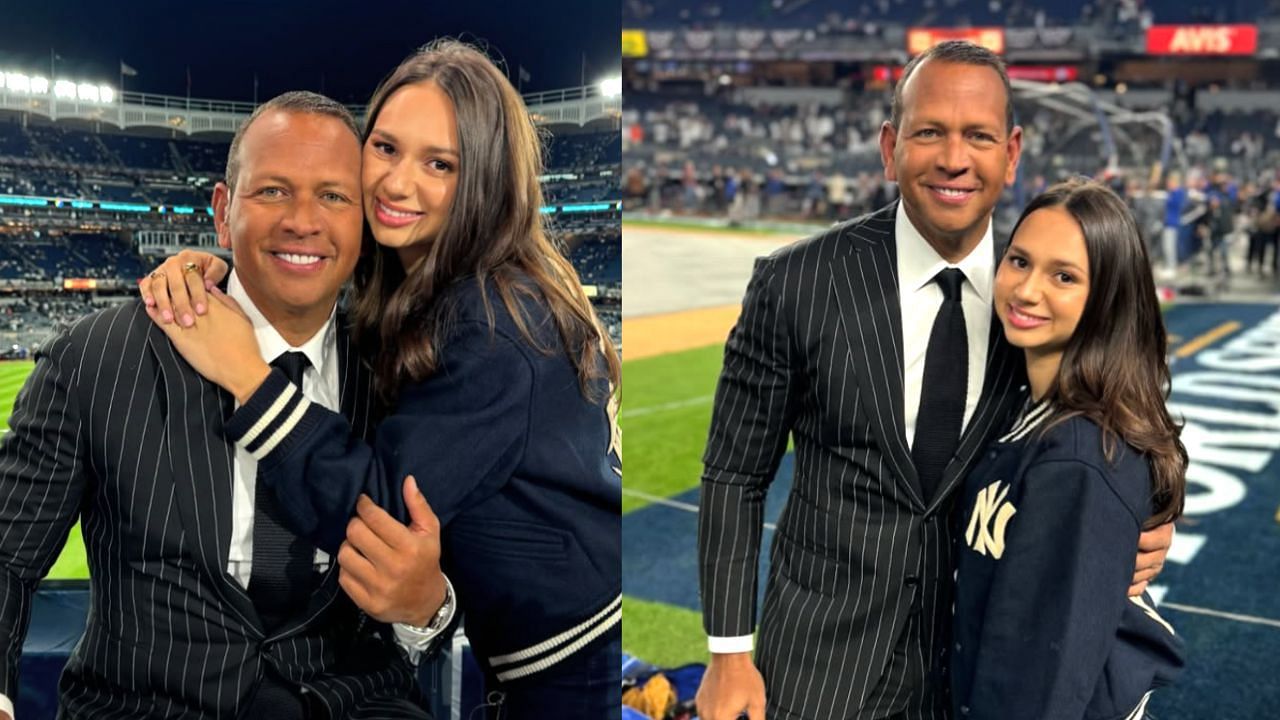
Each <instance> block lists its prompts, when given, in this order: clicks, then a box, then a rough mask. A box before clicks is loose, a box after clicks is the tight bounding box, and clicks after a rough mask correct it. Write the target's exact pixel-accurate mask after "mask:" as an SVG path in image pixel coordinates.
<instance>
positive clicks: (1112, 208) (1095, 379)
mask: <svg viewBox="0 0 1280 720" xmlns="http://www.w3.org/2000/svg"><path fill="white" fill-rule="evenodd" d="M1050 207H1056V208H1061V209H1063V210H1065V211H1066V212H1067V213H1068V214H1070V215H1071V217H1073V218H1075V221H1076V223H1077V224H1079V225H1080V229H1081V231H1082V232H1083V233H1084V243H1085V248H1086V250H1087V251H1088V253H1089V297H1088V298H1087V299H1086V300H1085V304H1084V311H1083V312H1082V314H1081V315H1080V323H1079V324H1078V325H1076V329H1075V332H1074V333H1073V334H1072V335H1071V338H1070V340H1068V341H1067V347H1066V349H1065V350H1064V351H1063V354H1062V362H1061V364H1060V365H1059V366H1058V377H1057V378H1056V380H1055V381H1054V384H1053V387H1051V388H1050V389H1049V392H1048V393H1047V395H1046V397H1047V398H1048V399H1049V400H1050V401H1051V402H1052V403H1053V405H1054V410H1053V411H1051V413H1052V414H1051V415H1050V416H1049V417H1048V418H1047V419H1046V421H1045V422H1044V424H1043V426H1042V427H1043V428H1044V429H1045V430H1048V429H1049V428H1051V427H1053V426H1054V425H1057V424H1059V423H1061V422H1064V421H1066V420H1067V419H1069V418H1072V417H1075V416H1078V415H1082V416H1084V417H1087V418H1089V419H1090V420H1093V421H1094V422H1096V423H1097V424H1098V425H1099V426H1101V427H1102V431H1103V448H1104V452H1105V454H1106V457H1107V460H1108V461H1113V460H1114V459H1115V453H1116V446H1117V438H1118V439H1120V440H1123V441H1124V442H1125V443H1127V444H1129V445H1130V446H1132V447H1133V448H1135V449H1136V450H1138V451H1139V452H1142V453H1144V454H1146V455H1147V457H1148V460H1149V462H1150V466H1151V476H1152V505H1153V507H1154V513H1153V514H1152V516H1151V518H1150V519H1149V520H1148V523H1147V524H1148V527H1154V526H1156V525H1161V524H1163V523H1165V522H1169V521H1171V520H1174V519H1176V518H1177V517H1178V516H1180V515H1181V514H1182V507H1183V501H1184V499H1185V496H1186V469H1187V449H1186V448H1185V447H1184V446H1183V444H1182V441H1181V440H1180V439H1179V435H1180V434H1181V432H1182V428H1181V426H1180V425H1179V424H1178V423H1176V422H1174V420H1173V418H1172V417H1171V416H1170V415H1169V410H1168V408H1167V406H1166V405H1165V403H1166V401H1167V400H1168V398H1169V388H1170V375H1169V363H1168V356H1167V352H1168V336H1167V335H1166V332H1165V327H1164V318H1163V317H1162V315H1161V313H1160V304H1159V302H1158V301H1157V299H1156V288H1155V281H1154V280H1153V279H1152V276H1151V260H1150V259H1149V258H1148V256H1147V248H1146V244H1145V243H1144V242H1143V241H1142V234H1141V233H1140V232H1139V231H1138V225H1137V223H1136V222H1135V221H1134V219H1133V214H1132V213H1130V212H1129V208H1128V207H1126V206H1125V204H1124V201H1123V200H1121V199H1120V197H1119V196H1117V195H1116V194H1115V193H1114V192H1112V191H1111V190H1110V189H1108V188H1107V187H1105V186H1103V185H1101V184H1098V183H1096V182H1093V181H1090V180H1083V179H1076V180H1069V181H1067V182H1063V183H1058V184H1057V185H1054V186H1052V187H1050V188H1049V189H1048V190H1046V191H1045V192H1044V193H1042V194H1041V195H1040V196H1038V197H1036V198H1035V199H1034V200H1032V201H1031V203H1030V204H1029V205H1027V208H1026V209H1025V210H1023V211H1022V216H1021V217H1020V218H1018V224H1017V225H1015V226H1014V232H1015V233H1016V232H1017V231H1018V227H1019V226H1021V225H1022V222H1023V221H1024V220H1026V219H1027V217H1029V216H1030V215H1031V213H1033V212H1035V211H1037V210H1040V209H1042V208H1050Z"/></svg>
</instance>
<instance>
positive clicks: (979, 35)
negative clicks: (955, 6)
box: [907, 27, 1004, 55]
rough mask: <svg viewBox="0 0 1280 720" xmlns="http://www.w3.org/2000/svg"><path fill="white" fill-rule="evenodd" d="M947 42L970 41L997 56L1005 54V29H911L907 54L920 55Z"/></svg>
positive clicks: (908, 36) (908, 33) (908, 35)
mask: <svg viewBox="0 0 1280 720" xmlns="http://www.w3.org/2000/svg"><path fill="white" fill-rule="evenodd" d="M946 40H968V41H969V42H972V43H974V44H975V45H981V46H982V47H984V48H986V49H988V50H990V51H991V52H993V53H996V54H997V55H1003V54H1004V28H998V27H983V28H960V29H958V28H911V29H910V30H908V31H907V54H908V55H919V54H920V53H922V52H924V51H925V50H928V49H929V48H931V47H933V46H934V45H937V44H938V43H940V42H944V41H946Z"/></svg>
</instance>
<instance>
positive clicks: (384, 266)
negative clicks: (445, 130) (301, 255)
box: [352, 39, 619, 402]
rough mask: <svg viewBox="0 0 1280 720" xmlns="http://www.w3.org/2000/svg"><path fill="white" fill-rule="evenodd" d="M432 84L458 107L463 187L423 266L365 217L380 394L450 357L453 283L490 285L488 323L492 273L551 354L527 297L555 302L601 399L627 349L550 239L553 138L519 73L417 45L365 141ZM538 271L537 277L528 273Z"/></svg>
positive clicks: (591, 393) (522, 323)
mask: <svg viewBox="0 0 1280 720" xmlns="http://www.w3.org/2000/svg"><path fill="white" fill-rule="evenodd" d="M428 81H430V82H433V83H435V84H436V85H437V86H439V88H440V89H441V90H442V91H444V93H445V94H446V95H447V96H448V97H449V100H450V101H451V102H452V103H453V107H454V112H455V113H457V127H458V146H459V147H458V153H459V163H458V187H457V190H456V192H455V194H454V198H453V204H452V206H451V207H450V208H449V217H448V219H447V220H446V221H445V224H444V227H442V228H441V230H440V233H439V235H438V236H437V237H436V238H435V240H434V241H433V242H432V243H431V246H430V248H429V249H428V250H427V253H426V255H425V256H424V257H423V258H422V259H421V260H419V261H418V262H416V263H415V264H414V265H413V266H412V267H410V268H405V267H403V266H402V265H401V263H400V260H399V257H398V256H397V255H396V254H395V252H394V251H392V250H389V249H387V248H385V247H382V246H381V245H378V244H377V243H376V242H374V240H373V237H372V234H371V233H370V231H369V230H368V228H367V226H366V230H365V250H366V252H365V254H364V255H363V257H362V258H361V260H360V262H359V263H358V264H357V265H356V272H355V289H356V293H355V302H354V304H353V308H352V316H353V322H354V333H355V335H356V337H357V338H360V339H361V341H362V342H367V341H373V342H370V343H369V344H370V345H372V346H373V347H376V348H377V349H378V350H379V352H378V354H377V356H376V358H377V359H376V360H375V366H374V370H375V378H376V381H377V387H378V391H379V393H380V394H381V395H382V396H383V398H384V399H386V400H394V398H395V397H396V395H397V393H398V388H399V386H400V384H401V383H403V382H406V381H408V382H419V381H421V380H423V379H425V378H427V377H429V376H430V375H431V374H432V373H434V372H435V371H436V369H437V368H438V367H439V365H440V349H441V346H442V345H443V343H444V340H445V337H446V336H447V333H448V331H449V325H450V322H451V320H452V316H453V314H454V312H455V311H456V308H455V307H454V306H453V305H454V303H453V301H452V299H451V297H452V294H451V293H447V292H445V291H446V290H447V289H449V288H450V287H451V286H453V285H454V284H456V283H457V282H459V281H461V280H463V279H464V278H468V277H471V278H472V279H473V280H474V282H476V283H478V284H479V285H480V288H481V296H482V297H483V298H485V310H486V312H487V314H488V318H489V324H490V326H491V327H492V326H493V324H494V315H493V308H492V307H491V306H490V305H489V303H488V294H487V293H486V292H484V289H485V287H486V286H487V285H488V284H489V283H492V284H493V287H494V288H495V289H496V290H497V292H498V295H499V297H501V298H502V302H503V304H504V305H505V306H506V308H507V310H508V311H509V312H510V313H511V316H512V318H513V319H514V321H515V323H516V326H517V327H518V328H519V330H520V333H521V334H522V335H523V337H524V338H525V339H526V340H527V341H528V342H529V343H530V344H531V345H533V346H534V347H536V348H538V349H539V350H541V351H543V352H553V351H554V348H550V347H545V343H539V342H538V340H537V339H536V338H535V336H534V333H533V329H532V328H531V327H530V325H529V318H528V313H527V311H526V310H525V309H524V307H523V306H522V303H521V302H520V300H519V299H518V296H524V297H525V298H526V299H529V300H532V301H533V302H535V303H544V304H545V305H546V306H547V308H548V309H549V312H550V314H551V317H552V318H553V319H554V321H555V324H556V329H557V330H558V332H559V335H560V339H561V341H562V342H563V344H564V348H565V351H566V352H567V353H568V354H569V357H570V359H571V360H572V362H573V364H574V367H575V368H576V369H577V372H578V380H579V385H580V388H581V391H582V393H583V395H584V396H585V397H587V398H588V399H590V400H592V401H593V402H599V401H603V400H604V399H605V396H607V395H608V393H609V391H608V390H602V383H600V382H599V381H600V380H606V379H607V380H608V381H609V382H610V383H612V384H613V385H614V386H616V384H617V382H618V377H619V362H618V354H617V351H616V350H615V349H614V347H613V344H612V343H611V342H610V340H609V337H608V335H607V334H606V333H605V332H604V330H603V329H602V326H601V324H600V322H599V321H598V320H597V318H596V315H595V312H594V310H592V308H591V303H590V301H589V300H588V299H587V296H586V293H585V292H584V291H583V289H582V285H581V283H580V282H579V280H578V274H577V272H575V271H574V269H573V266H572V265H571V264H570V263H569V261H568V260H566V259H565V257H564V256H563V255H561V254H560V252H559V251H558V250H557V249H556V247H555V246H554V245H553V244H552V242H551V240H550V239H549V238H548V235H547V231H546V228H545V227H544V226H543V220H542V212H541V209H542V187H541V185H540V184H539V182H538V176H539V175H540V174H541V173H542V143H541V140H540V138H539V136H538V131H537V129H536V128H535V127H534V124H533V121H532V119H531V118H530V117H529V112H528V109H527V108H526V107H525V105H524V101H523V100H521V98H520V95H519V94H518V93H517V92H516V90H515V88H513V87H512V86H511V83H510V81H508V80H507V78H506V77H505V76H503V74H502V72H501V71H499V70H498V68H497V67H495V66H494V64H493V63H492V62H491V61H490V60H489V58H488V57H487V56H486V55H485V54H484V53H483V52H481V51H479V50H477V49H475V48H473V47H471V46H470V45H467V44H465V43H462V42H459V41H456V40H452V39H441V40H437V41H434V42H432V43H430V44H428V45H426V46H424V47H423V48H421V49H420V50H418V51H417V52H415V53H413V54H412V55H410V56H409V57H408V58H406V59H405V60H404V62H402V63H400V66H399V67H397V68H396V69H395V70H393V71H392V72H391V74H390V75H388V76H387V78H386V79H385V80H383V81H382V84H380V85H379V86H378V89H377V90H375V91H374V93H373V97H372V99H371V100H370V101H369V110H368V116H367V118H366V120H365V130H364V139H365V141H366V142H367V141H368V138H369V134H370V133H371V132H372V131H373V127H374V125H375V124H376V123H377V120H378V114H379V113H380V112H381V111H382V107H383V105H385V104H386V101H387V98H389V97H391V95H392V94H393V93H395V92H396V91H397V90H399V89H400V88H402V87H405V86H406V85H414V84H417V83H422V82H428ZM525 277H527V278H529V279H531V280H532V283H533V287H530V285H529V283H528V282H527V281H526V280H524V278H525Z"/></svg>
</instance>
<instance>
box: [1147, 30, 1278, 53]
mask: <svg viewBox="0 0 1280 720" xmlns="http://www.w3.org/2000/svg"><path fill="white" fill-rule="evenodd" d="M1257 51H1258V27H1257V26H1256V25H1152V26H1151V27H1150V28H1148V29H1147V53H1148V54H1151V55H1253V54H1254V53H1256V52H1257Z"/></svg>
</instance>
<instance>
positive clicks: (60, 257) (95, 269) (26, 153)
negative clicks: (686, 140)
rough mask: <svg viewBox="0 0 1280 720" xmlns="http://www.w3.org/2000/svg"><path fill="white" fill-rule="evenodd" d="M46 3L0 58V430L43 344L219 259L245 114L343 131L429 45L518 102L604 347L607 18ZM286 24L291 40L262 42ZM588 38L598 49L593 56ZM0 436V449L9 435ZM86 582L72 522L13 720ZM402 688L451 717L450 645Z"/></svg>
mask: <svg viewBox="0 0 1280 720" xmlns="http://www.w3.org/2000/svg"><path fill="white" fill-rule="evenodd" d="M62 5H66V4H65V3H62V4H60V3H54V4H52V5H51V6H50V7H49V8H46V9H45V10H43V11H40V12H35V11H33V12H31V13H30V14H26V15H24V17H23V18H22V21H21V22H16V21H15V23H16V24H10V25H9V30H10V35H11V37H10V41H13V42H12V43H11V44H10V45H9V46H8V47H0V318H2V320H0V348H2V349H0V357H2V358H3V362H0V418H3V419H7V418H9V416H10V414H11V411H12V408H13V404H14V401H15V398H16V397H17V395H18V393H19V391H20V390H21V389H22V387H23V384H24V382H25V381H26V379H27V377H28V375H30V374H31V372H32V370H33V367H34V365H35V358H36V357H37V356H38V354H39V352H40V350H41V348H42V347H43V346H44V345H45V343H47V342H48V340H49V339H50V338H51V337H52V336H53V335H54V334H56V333H58V332H60V331H61V330H63V329H64V328H67V327H69V326H70V325H71V324H72V323H74V322H75V321H76V320H77V319H79V318H81V317H83V316H85V315H86V314H89V313H91V312H93V311H95V310H99V309H102V308H108V307H112V306H114V305H117V304H120V303H127V302H134V301H136V298H137V285H136V284H137V281H138V279H139V278H140V277H142V276H144V275H146V274H147V273H148V272H149V271H150V270H151V269H152V268H154V267H155V266H156V265H158V264H159V263H160V262H161V261H162V260H163V259H164V258H165V257H167V256H169V255H171V254H174V253H175V252H177V251H179V250H180V249H183V248H196V249H200V250H206V251H209V252H213V253H216V254H221V255H223V256H225V257H228V258H229V253H228V252H227V251H224V250H222V249H221V248H219V247H218V243H217V237H216V233H215V229H214V225H213V221H212V216H213V208H212V207H211V205H210V203H211V199H210V197H211V192H212V190H213V187H214V185H215V184H216V183H218V182H220V181H221V180H222V179H223V175H224V171H225V169H226V164H227V157H228V151H229V144H230V141H231V138H232V136H233V134H234V133H235V131H236V129H237V128H238V127H239V126H240V125H241V123H243V122H244V121H245V120H246V119H247V118H248V117H249V116H250V114H251V113H252V112H253V110H254V108H255V107H256V106H257V104H258V103H259V102H260V101H265V100H267V99H269V98H270V97H272V96H273V95H276V94H278V93H281V92H284V91H288V90H314V91H318V92H321V93H325V94H328V95H329V96H331V97H334V98H335V99H337V100H339V101H340V102H343V103H344V104H347V105H348V106H349V107H350V109H351V111H352V113H353V114H354V115H355V116H356V118H357V120H358V121H360V120H362V119H363V113H364V110H365V106H364V103H365V102H366V101H367V100H368V97H369V94H370V93H371V92H372V91H373V89H374V87H375V86H376V85H377V83H378V81H379V80H380V79H381V78H382V77H383V75H384V74H385V73H386V72H387V71H389V70H390V69H391V68H393V67H394V66H395V64H396V63H397V62H399V60H400V59H401V58H403V57H404V56H405V55H407V54H408V53H410V52H412V51H413V50H414V49H415V48H417V47H419V46H421V45H423V44H424V43H426V42H428V41H430V40H432V39H433V38H436V37H442V36H455V37H461V38H462V39H464V40H465V41H467V42H471V43H474V44H477V45H480V46H482V47H484V48H485V49H486V50H487V51H488V53H489V54H490V55H491V56H492V57H493V58H495V59H496V61H497V62H498V64H499V67H500V68H502V69H503V70H504V71H505V72H507V74H508V75H509V77H510V79H511V81H512V83H513V84H516V85H518V86H519V87H520V88H521V91H522V94H523V98H524V103H525V105H526V107H527V109H528V112H529V113H530V114H531V115H532V117H533V118H534V120H535V123H536V125H537V127H538V128H539V129H540V131H541V133H542V135H543V140H544V144H545V175H544V176H542V177H541V178H540V179H541V181H542V186H543V193H544V198H545V202H546V205H545V206H544V207H543V208H542V214H543V217H544V218H545V219H546V220H547V223H548V226H549V227H550V228H551V229H552V232H553V236H554V240H555V242H556V243H557V244H558V246H559V248H560V249H561V251H562V252H563V253H564V254H565V255H566V256H567V257H568V258H569V260H570V261H571V262H572V263H573V265H574V267H575V269H576V270H577V272H578V274H579V277H580V278H581V281H582V283H583V286H584V288H585V289H586V291H587V294H588V296H589V297H590V298H591V301H592V304H593V306H594V307H595V309H596V312H597V314H598V316H599V318H600V320H601V321H602V323H603V324H604V325H605V326H606V327H607V330H608V332H609V334H610V336H611V337H612V338H613V341H614V342H615V343H616V344H617V345H618V346H619V347H620V346H621V298H622V296H621V283H622V249H621V228H620V224H621V200H620V195H619V189H618V183H617V177H618V175H619V172H620V163H621V155H620V142H619V129H620V124H619V117H620V112H621V98H620V88H619V80H618V77H617V74H618V69H617V53H616V49H615V48H613V47H609V46H610V44H611V41H612V40H613V38H616V35H615V34H614V33H616V27H617V14H616V9H615V10H614V11H613V13H612V14H610V13H600V12H597V11H594V10H592V9H591V8H587V7H585V5H584V4H582V3H578V4H577V5H575V4H573V3H567V4H564V7H563V8H550V7H545V6H544V7H543V8H542V9H541V10H540V11H538V12H537V13H535V14H534V16H533V17H526V16H524V15H522V14H513V15H511V16H508V17H505V18H504V17H503V16H501V15H500V14H494V13H486V12H485V11H484V8H469V9H455V10H452V11H449V12H437V11H434V10H433V11H431V12H429V13H424V11H423V8H421V7H419V6H417V5H414V4H410V3H387V4H383V5H384V6H385V7H380V10H381V11H382V12H384V13H387V14H388V16H389V17H394V16H397V15H399V16H403V20H404V22H403V23H402V24H401V25H399V26H397V27H395V28H390V29H388V28H386V27H384V28H383V29H382V30H381V31H379V32H378V33H377V34H375V33H373V32H372V31H371V29H370V28H366V29H370V32H367V33H364V35H361V31H360V28H361V27H364V25H365V24H366V23H367V22H368V21H367V20H366V19H365V18H364V17H362V16H358V13H356V12H355V11H356V10H357V9H356V8H348V9H345V10H342V11H341V12H339V13H337V14H336V15H334V14H333V13H330V12H328V11H327V10H324V9H323V8H321V7H320V6H316V7H314V8H312V7H311V6H310V5H305V6H304V5H301V4H290V3H284V4H279V6H277V7H274V8H272V9H270V10H264V11H262V14H261V15H260V16H257V17H256V20H255V22H259V23H261V24H260V25H254V24H252V23H250V24H245V23H242V22H237V21H235V19H234V18H232V19H230V20H229V19H228V18H226V17H223V16H217V17H215V16H213V14H212V13H209V12H205V11H200V10H193V9H189V8H188V9H179V8H176V7H174V6H171V5H169V4H165V3H140V4H138V7H136V8H131V9H130V10H131V12H127V13H126V12H125V11H124V10H121V11H119V12H118V13H117V12H116V11H115V10H114V9H113V8H110V7H107V6H105V5H104V6H102V7H98V8H92V9H90V8H87V7H79V6H76V7H71V8H68V7H62ZM72 5H76V4H72ZM150 6H154V7H150ZM308 14H309V15H310V17H302V16H303V15H308ZM552 15H554V16H556V17H555V18H554V19H552V20H550V21H549V20H548V17H549V16H552ZM573 16H577V17H578V19H579V21H580V22H581V23H582V24H583V25H584V26H585V29H586V30H587V32H583V30H584V27H575V29H574V30H572V31H565V30H563V29H562V30H561V31H558V32H560V34H559V35H557V34H556V32H557V31H555V30H554V29H553V30H547V31H545V32H544V39H545V37H553V38H556V43H557V49H556V50H555V51H554V52H552V51H550V50H547V49H546V48H545V47H542V46H541V45H539V44H537V43H536V42H535V43H532V44H530V43H529V42H527V41H525V40H521V38H522V37H525V36H524V33H525V31H526V30H528V29H529V28H535V29H540V30H539V32H543V31H542V30H541V28H544V27H545V26H546V25H547V23H548V22H550V24H551V26H552V27H553V28H554V27H555V26H556V25H557V24H558V23H561V22H562V21H563V22H568V20H567V18H569V17H573ZM10 19H11V20H12V19H14V18H10ZM6 22H7V24H8V21H6ZM68 23H71V25H72V26H68ZM286 24H287V25H288V26H291V27H294V28H295V30H296V31H297V34H296V35H295V36H293V37H287V38H282V37H277V36H275V35H274V34H272V33H270V32H267V28H268V27H269V26H272V25H277V26H285V25H286ZM100 28H111V29H112V31H111V32H103V31H101V30H100ZM255 29H256V34H255ZM20 31H22V32H20ZM597 31H598V33H597ZM569 32H571V33H572V34H573V36H574V37H572V38H569V37H568V34H569ZM228 33H241V35H239V36H236V35H227V34H228ZM14 34H21V35H23V40H22V41H21V42H19V41H18V40H17V39H16V38H15V37H13V36H12V35H14ZM220 34H222V35H223V36H222V37H219V35H220ZM561 35H564V36H565V37H561ZM597 37H599V38H606V39H607V40H608V41H609V42H606V43H605V46H606V48H607V49H606V50H605V51H604V52H601V51H600V50H599V48H598V47H596V45H597V44H598V42H596V40H595V38H597ZM233 41H234V42H233ZM235 43H238V44H240V45H241V46H242V47H241V50H242V51H243V52H242V53H241V54H243V55H248V56H254V55H257V57H255V58H253V59H251V60H248V61H247V63H248V64H246V61H243V60H241V61H237V62H230V64H228V62H229V61H228V59H227V58H225V57H219V55H220V54H222V53H224V52H226V49H227V47H229V46H230V45H231V44H235ZM593 43H595V44H593ZM338 47H342V48H344V52H343V53H341V54H337V53H335V52H334V51H333V49H334V48H338ZM504 53H505V55H504ZM300 67H303V68H305V69H306V71H305V73H304V72H302V71H301V70H298V68H300ZM184 71H185V72H184ZM232 76H234V78H232ZM184 80H185V92H184V88H183V84H184ZM232 80H233V82H232ZM0 428H4V429H3V431H2V432H5V433H7V432H8V430H7V428H8V425H7V423H4V424H2V425H0ZM88 577H89V567H88V562H87V560H86V554H85V546H84V542H83V540H82V537H81V530H80V528H79V526H78V525H77V526H76V528H75V529H74V530H72V532H71V533H70V536H69V537H68V538H67V542H66V546H65V549H64V550H63V551H62V553H61V555H60V557H59V558H58V560H57V562H56V564H55V565H54V566H53V569H52V570H51V572H50V573H49V575H48V577H47V578H45V579H44V580H43V582H41V584H40V586H39V588H38V590H37V591H36V593H35V596H34V601H33V604H32V609H31V616H32V619H31V624H30V630H29V632H28V633H27V636H26V642H25V644H24V646H23V657H22V665H21V669H20V692H19V693H18V699H17V702H16V713H15V714H16V717H21V718H28V719H30V718H52V717H54V715H55V713H56V712H57V702H58V690H57V687H58V677H59V674H60V673H61V670H62V667H63V666H64V665H65V663H66V662H67V658H68V656H69V655H70V654H71V653H72V652H73V650H74V648H75V647H76V645H77V643H78V641H79V640H80V636H81V633H82V632H83V630H84V627H85V615H86V610H87V608H88V606H89V602H90V600H89V589H88V588H89V585H88V582H87V580H88ZM419 675H420V681H421V684H422V687H423V690H424V691H425V695H426V697H428V698H429V700H430V703H431V708H430V709H431V710H432V711H433V712H434V716H435V717H437V718H449V717H452V718H459V717H462V718H466V717H469V716H470V714H471V712H472V709H473V708H474V707H476V706H477V705H479V704H480V702H481V699H480V698H481V697H482V692H483V690H482V688H481V687H480V683H481V682H482V681H481V680H480V676H479V675H478V674H476V668H475V667H474V663H473V662H472V661H471V660H470V656H469V651H468V649H467V642H466V637H465V632H464V631H463V632H460V633H458V634H457V635H456V636H455V639H454V641H453V647H452V652H450V651H448V650H446V651H445V652H444V653H443V654H442V656H441V657H439V658H438V659H436V660H435V661H434V662H432V663H430V664H426V663H424V664H423V666H422V667H421V668H420V673H419Z"/></svg>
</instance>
